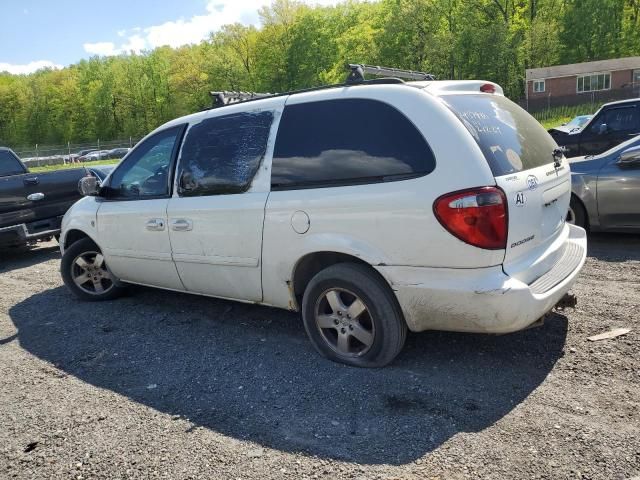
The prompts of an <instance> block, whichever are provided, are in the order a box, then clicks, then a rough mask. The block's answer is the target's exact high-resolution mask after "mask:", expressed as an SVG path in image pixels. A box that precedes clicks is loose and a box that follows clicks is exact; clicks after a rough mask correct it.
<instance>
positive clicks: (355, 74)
mask: <svg viewBox="0 0 640 480" xmlns="http://www.w3.org/2000/svg"><path fill="white" fill-rule="evenodd" d="M348 68H349V69H350V72H349V75H348V76H347V78H346V80H345V82H344V83H338V84H333V85H323V86H320V87H312V88H304V89H301V90H294V91H291V92H282V93H257V92H225V91H222V92H209V94H210V95H211V98H212V100H213V105H212V106H211V108H219V107H224V106H225V105H232V104H234V103H241V102H250V101H252V100H259V99H261V98H270V97H281V96H285V95H291V94H294V93H303V92H313V91H317V90H326V89H328V88H340V87H344V86H345V85H371V84H390V83H404V82H403V81H402V80H401V79H402V78H405V79H408V80H435V79H436V77H434V76H433V75H431V74H430V73H424V72H415V71H413V70H401V69H399V68H390V67H378V66H373V65H364V64H358V63H352V64H349V66H348ZM365 73H368V74H371V75H380V76H386V77H385V78H373V79H371V80H367V79H365V78H364V74H365Z"/></svg>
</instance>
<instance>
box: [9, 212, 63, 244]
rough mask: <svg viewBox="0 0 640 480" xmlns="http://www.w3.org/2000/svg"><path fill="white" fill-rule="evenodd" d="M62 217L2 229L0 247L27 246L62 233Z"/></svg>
mask: <svg viewBox="0 0 640 480" xmlns="http://www.w3.org/2000/svg"><path fill="white" fill-rule="evenodd" d="M61 222H62V217H61V216H60V217H53V218H46V219H44V220H38V221H35V222H30V223H21V224H19V225H11V226H9V227H2V228H0V247H7V246H15V245H25V244H27V243H31V242H35V241H37V240H39V239H41V238H47V237H53V236H54V235H57V234H58V233H60V223H61Z"/></svg>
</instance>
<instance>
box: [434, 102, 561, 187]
mask: <svg viewBox="0 0 640 480" xmlns="http://www.w3.org/2000/svg"><path fill="white" fill-rule="evenodd" d="M443 100H444V102H445V103H446V105H447V106H448V107H449V108H450V109H451V110H452V111H453V113H455V114H456V116H457V117H458V118H459V119H460V121H461V122H462V123H463V124H464V126H465V127H466V128H467V130H469V133H471V135H472V136H473V138H474V139H475V141H476V142H477V143H478V145H479V146H480V149H481V150H482V152H483V153H484V156H485V158H486V159H487V162H488V163H489V167H491V171H492V172H493V175H494V176H495V177H500V176H502V175H507V174H510V173H516V172H520V171H523V170H529V169H531V168H535V167H540V166H542V165H547V164H548V163H552V162H553V150H554V149H555V148H557V145H556V143H555V142H554V141H553V139H552V138H551V136H550V135H549V134H548V133H547V131H546V130H545V129H544V128H543V127H542V125H540V123H538V121H537V120H536V119H535V118H533V117H532V116H531V115H529V114H528V113H527V112H526V111H525V110H523V109H522V108H520V107H519V106H518V105H516V104H515V103H513V102H512V101H510V100H508V99H507V98H505V97H503V96H502V95H488V94H477V95H469V94H466V95H447V96H445V97H443Z"/></svg>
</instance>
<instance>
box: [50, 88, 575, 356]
mask: <svg viewBox="0 0 640 480" xmlns="http://www.w3.org/2000/svg"><path fill="white" fill-rule="evenodd" d="M81 187H82V188H83V189H84V190H85V193H88V194H89V195H88V196H86V197H85V198H83V199H81V200H80V201H78V202H77V203H76V204H75V205H74V206H73V207H72V208H71V209H70V210H69V211H68V212H67V214H66V216H65V217H64V220H63V222H62V234H61V238H60V243H61V250H62V252H63V258H62V263H61V273H62V278H63V279H64V282H65V284H66V285H67V287H68V288H69V289H70V290H71V291H72V292H73V293H74V294H75V295H76V296H78V297H80V298H82V299H86V300H106V299H112V298H115V297H116V296H118V295H119V294H120V293H122V291H123V289H124V287H125V285H126V284H140V285H147V286H153V287H158V288H163V289H167V290H175V291H181V292H189V293H194V294H199V295H208V296H212V297H219V298H226V299H232V300H238V301H243V302H251V303H257V304H263V305H270V306H274V307H280V308H284V309H288V310H294V311H301V312H302V320H303V322H304V326H305V329H306V331H307V333H308V335H309V338H310V340H311V342H312V344H313V345H314V347H315V348H316V349H317V350H318V351H319V352H320V353H321V354H323V355H325V356H326V357H328V358H330V359H333V360H336V361H339V362H343V363H347V364H350V365H356V366H363V367H375V366H383V365H386V364H388V363H389V362H391V361H392V360H393V359H394V358H395V357H396V356H397V355H398V353H399V352H400V350H401V349H402V346H403V344H404V341H405V337H406V333H407V329H409V330H411V331H414V332H419V331H423V330H429V329H437V330H450V331H460V332H481V333H507V332H513V331H516V330H520V329H523V328H526V327H528V326H530V325H532V324H534V323H535V322H536V321H538V320H539V319H541V318H542V317H543V316H544V315H545V314H546V313H548V312H549V311H550V310H551V309H553V308H554V306H555V305H556V304H558V302H559V301H560V300H561V299H562V298H563V297H564V296H565V295H566V294H567V292H568V290H569V289H570V287H571V286H572V284H573V283H574V281H575V280H576V276H577V275H578V272H579V271H580V269H581V268H582V265H583V263H584V261H585V256H586V235H585V231H584V230H583V229H581V228H579V227H576V226H573V225H569V224H567V223H565V218H566V215H567V209H568V206H569V199H570V195H571V180H570V172H569V164H568V162H567V161H566V159H564V158H563V156H562V154H561V153H559V151H558V149H557V145H556V144H555V143H554V141H553V140H552V138H551V137H550V136H549V134H548V133H547V132H546V131H545V129H544V128H543V127H542V126H541V125H540V124H539V123H538V122H537V121H536V120H535V119H534V118H533V117H531V116H530V115H529V114H528V113H527V112H525V111H524V110H523V109H521V108H520V107H519V106H517V105H516V104H515V103H513V102H511V101H510V100H508V99H507V98H505V97H504V95H503V94H502V90H501V88H500V87H499V86H497V85H496V84H493V83H490V82H481V81H414V82H406V83H405V82H403V81H401V80H397V79H387V80H376V81H362V82H355V83H353V84H345V85H337V86H331V87H325V88H319V89H314V90H311V91H304V92H294V93H289V94H280V95H273V96H270V97H266V98H259V99H253V100H250V101H244V102H238V103H234V104H229V105H225V106H221V107H220V108H213V109H210V110H207V111H204V112H201V113H196V114H193V115H189V116H186V117H183V118H179V119H176V120H173V121H171V122H169V123H167V124H165V125H163V126H161V127H159V128H158V129H156V130H155V131H154V132H152V133H151V134H149V135H148V136H147V137H146V138H144V139H143V140H142V141H141V142H140V143H139V144H138V145H137V146H136V147H135V148H134V149H133V150H132V151H131V152H130V153H129V154H128V155H127V156H126V157H125V158H124V159H123V160H122V162H121V163H120V164H119V165H118V166H117V168H116V169H115V170H114V171H113V172H112V173H111V175H110V176H109V177H108V178H107V179H106V180H105V181H104V183H103V184H102V185H95V186H93V185H92V179H86V181H84V180H83V181H82V182H81Z"/></svg>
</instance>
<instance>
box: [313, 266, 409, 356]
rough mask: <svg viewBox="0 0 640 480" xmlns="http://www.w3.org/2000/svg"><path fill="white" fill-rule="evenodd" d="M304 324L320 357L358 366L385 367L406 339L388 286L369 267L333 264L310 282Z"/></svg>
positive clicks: (405, 332) (399, 315)
mask: <svg viewBox="0 0 640 480" xmlns="http://www.w3.org/2000/svg"><path fill="white" fill-rule="evenodd" d="M302 319H303V322H304V327H305V329H306V331H307V335H308V336H309V339H310V340H311V343H312V344H313V346H314V347H315V349H316V350H317V351H318V352H319V353H320V354H321V355H323V356H325V357H327V358H329V359H331V360H334V361H336V362H340V363H345V364H347V365H353V366H356V367H383V366H385V365H388V364H389V363H391V362H392V361H393V360H394V359H395V358H396V356H397V355H398V354H399V353H400V351H401V350H402V347H403V346H404V342H405V339H406V336H407V325H406V323H405V321H404V317H403V315H402V311H401V310H400V306H399V305H398V301H397V299H396V297H395V295H394V294H393V292H392V291H391V289H390V288H389V285H388V284H387V283H386V282H385V281H384V279H383V278H381V277H380V276H379V275H378V274H377V273H376V272H374V271H372V270H371V268H370V267H366V266H363V265H358V264H355V263H340V264H336V265H332V266H330V267H328V268H326V269H324V270H322V271H321V272H319V273H318V274H317V275H316V276H314V277H313V278H312V279H311V281H310V282H309V285H307V288H306V290H305V292H304V297H303V301H302Z"/></svg>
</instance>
